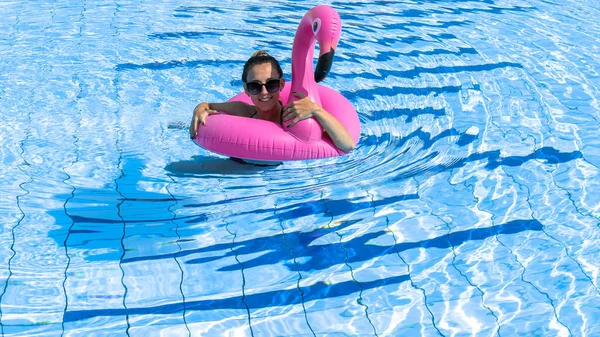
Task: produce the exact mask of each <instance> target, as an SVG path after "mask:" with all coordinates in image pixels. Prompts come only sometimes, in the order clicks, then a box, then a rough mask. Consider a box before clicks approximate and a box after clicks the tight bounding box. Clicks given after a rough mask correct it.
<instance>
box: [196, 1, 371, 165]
mask: <svg viewBox="0 0 600 337" xmlns="http://www.w3.org/2000/svg"><path fill="white" fill-rule="evenodd" d="M340 33H341V21H340V16H339V14H338V13H337V12H336V11H335V10H334V9H333V8H331V7H329V6H326V5H322V6H317V7H314V8H312V9H311V10H309V11H308V12H307V13H306V15H304V17H303V18H302V21H300V25H299V26H298V30H297V31H296V36H295V37H294V44H293V46H292V82H291V84H290V83H286V84H285V87H284V89H283V90H282V91H281V95H280V99H281V101H282V102H283V104H284V105H285V104H286V103H288V102H290V100H297V98H296V97H295V96H294V95H290V93H291V92H300V93H303V94H304V95H306V96H307V97H309V98H310V99H311V100H312V101H313V102H315V103H318V104H320V105H321V106H322V107H323V108H325V110H327V111H328V112H329V113H330V114H332V115H333V116H334V117H335V118H337V119H338V120H339V121H340V123H342V125H344V127H345V128H346V130H348V132H349V133H350V135H351V136H352V139H353V140H354V144H357V142H358V138H359V136H360V122H359V119H358V115H357V113H356V110H355V109H354V107H353V106H352V104H350V102H348V100H347V99H346V98H345V97H343V96H342V95H341V94H340V93H338V92H336V91H335V90H333V89H330V88H327V87H325V86H322V85H320V84H317V81H321V80H323V79H324V78H325V77H326V76H327V73H328V72H329V69H330V68H331V64H332V61H333V55H334V52H335V48H336V47H337V43H338V41H339V39H340ZM316 41H318V42H319V49H320V53H319V61H318V63H317V67H316V70H315V71H314V74H313V55H314V49H315V43H316ZM229 101H243V102H246V103H248V104H252V101H251V100H250V98H249V97H248V96H246V94H245V93H243V92H242V93H240V94H238V95H237V96H235V97H232V98H231V99H230V100H229ZM194 141H195V142H196V144H198V145H200V146H201V147H203V148H205V149H207V150H209V151H212V152H216V153H220V154H223V155H226V156H231V157H237V158H243V159H253V160H264V161H285V160H302V159H317V158H326V157H333V156H340V155H343V154H344V152H342V151H340V150H339V149H337V148H336V147H335V146H334V145H333V143H332V141H331V140H330V139H329V137H328V136H327V135H326V134H325V135H324V134H323V129H322V128H321V126H320V125H319V123H318V122H317V120H316V119H315V118H314V117H313V118H309V119H305V120H302V121H300V122H298V123H297V124H296V125H294V126H292V127H291V128H286V127H285V126H284V127H281V126H280V125H278V124H275V123H273V122H270V121H265V120H259V119H252V118H246V117H238V116H232V115H228V114H225V113H221V114H215V115H210V116H208V120H207V123H206V125H204V126H200V127H199V128H198V133H197V135H196V138H195V139H194Z"/></svg>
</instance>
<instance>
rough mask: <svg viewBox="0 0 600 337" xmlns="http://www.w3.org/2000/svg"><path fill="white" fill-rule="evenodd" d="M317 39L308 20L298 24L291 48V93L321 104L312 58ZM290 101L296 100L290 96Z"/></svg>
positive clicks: (305, 19)
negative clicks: (297, 93)
mask: <svg viewBox="0 0 600 337" xmlns="http://www.w3.org/2000/svg"><path fill="white" fill-rule="evenodd" d="M316 42H317V39H316V37H315V35H314V34H313V32H312V27H311V24H310V20H309V19H307V18H306V17H305V18H304V19H303V20H302V21H301V22H300V25H299V26H298V30H297V31H296V35H295V36H294V44H293V46H292V93H293V92H300V93H303V94H304V95H306V96H307V97H308V98H310V100H311V101H313V102H315V103H317V104H319V105H320V104H321V99H320V98H319V93H318V89H317V83H316V82H315V75H314V68H313V58H314V52H315V44H316ZM289 100H290V101H293V100H297V98H296V97H295V96H293V95H290V99H289Z"/></svg>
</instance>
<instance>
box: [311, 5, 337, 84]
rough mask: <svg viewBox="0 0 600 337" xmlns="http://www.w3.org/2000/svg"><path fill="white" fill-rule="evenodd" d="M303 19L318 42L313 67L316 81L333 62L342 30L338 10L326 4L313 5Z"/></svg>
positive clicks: (326, 71)
mask: <svg viewBox="0 0 600 337" xmlns="http://www.w3.org/2000/svg"><path fill="white" fill-rule="evenodd" d="M305 20H306V21H307V22H306V23H307V24H310V29H311V30H312V34H314V36H315V38H316V40H317V41H318V42H319V61H318V62H317V67H316V69H315V82H317V83H318V82H321V81H322V80H324V79H325V77H327V74H328V73H329V70H330V69H331V65H332V64H333V55H334V54H335V49H336V48H337V45H338V41H339V40H340V35H341V32H342V21H341V19H340V15H339V14H338V12H337V11H336V10H335V9H333V8H331V7H330V6H327V5H320V6H316V7H313V8H312V9H311V10H309V11H308V12H307V13H306V15H305V16H304V19H303V21H305Z"/></svg>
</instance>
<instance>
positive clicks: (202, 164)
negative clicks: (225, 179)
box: [165, 155, 277, 178]
mask: <svg viewBox="0 0 600 337" xmlns="http://www.w3.org/2000/svg"><path fill="white" fill-rule="evenodd" d="M276 167H277V165H253V164H248V163H244V162H241V161H237V160H233V159H231V158H217V157H206V156H200V155H198V156H194V157H192V160H180V161H176V162H172V163H170V164H168V165H167V166H165V170H166V171H167V172H169V174H170V175H172V176H175V177H182V178H189V177H200V176H205V175H253V174H259V173H262V172H265V171H269V170H273V169H275V168H276Z"/></svg>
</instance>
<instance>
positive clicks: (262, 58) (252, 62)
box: [242, 50, 283, 83]
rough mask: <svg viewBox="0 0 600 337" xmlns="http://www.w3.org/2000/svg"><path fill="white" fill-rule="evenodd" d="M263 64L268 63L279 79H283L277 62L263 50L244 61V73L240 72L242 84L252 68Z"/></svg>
mask: <svg viewBox="0 0 600 337" xmlns="http://www.w3.org/2000/svg"><path fill="white" fill-rule="evenodd" d="M263 63H270V64H271V66H272V67H273V68H275V69H276V70H277V72H278V73H279V78H281V77H283V71H282V70H281V66H280V65H279V61H277V60H276V59H275V58H274V57H273V56H271V55H269V53H267V52H266V51H264V50H259V51H255V52H254V54H252V56H250V58H249V59H248V61H246V64H244V71H243V72H242V82H244V83H246V82H247V79H248V72H250V69H252V67H254V66H257V65H259V64H263Z"/></svg>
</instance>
